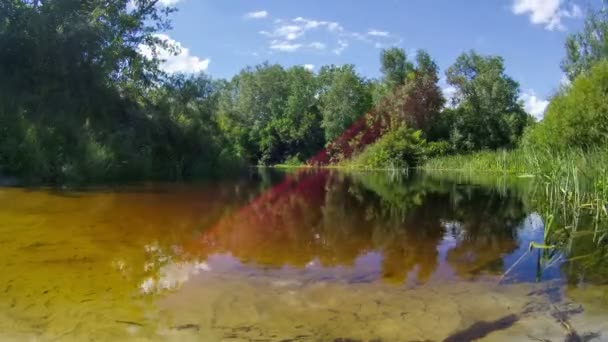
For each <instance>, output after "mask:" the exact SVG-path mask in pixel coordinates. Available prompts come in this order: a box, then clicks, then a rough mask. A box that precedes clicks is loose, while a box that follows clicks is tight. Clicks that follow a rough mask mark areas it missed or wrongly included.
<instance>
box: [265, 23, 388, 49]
mask: <svg viewBox="0 0 608 342" xmlns="http://www.w3.org/2000/svg"><path fill="white" fill-rule="evenodd" d="M259 34H261V35H263V36H265V37H267V38H268V47H269V48H270V50H274V51H281V52H295V51H299V50H303V49H308V50H311V49H312V50H326V49H327V47H328V46H331V47H332V48H331V50H330V51H331V52H332V53H334V54H336V55H340V54H342V52H344V50H346V48H348V47H349V46H350V42H351V41H353V40H358V41H361V42H363V43H366V44H370V45H372V46H375V47H378V48H381V47H384V46H387V44H390V42H388V41H387V39H389V38H394V37H392V35H391V34H390V33H389V32H387V31H381V30H377V29H370V30H369V31H368V32H365V33H359V32H352V31H348V30H346V29H345V28H344V27H343V26H342V25H341V24H340V23H338V22H334V21H326V20H316V19H310V18H304V17H296V18H293V19H281V18H277V19H275V20H273V21H272V24H271V27H270V28H269V29H265V30H262V31H259ZM309 35H310V36H314V38H316V39H319V37H323V40H321V41H319V40H315V41H310V40H308V39H307V38H308V36H309Z"/></svg>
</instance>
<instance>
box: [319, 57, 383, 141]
mask: <svg viewBox="0 0 608 342" xmlns="http://www.w3.org/2000/svg"><path fill="white" fill-rule="evenodd" d="M318 77H319V82H320V94H319V108H320V111H321V115H322V117H323V123H322V126H323V129H324V131H325V140H326V141H327V142H330V141H332V140H333V139H335V138H336V137H338V136H339V135H340V134H342V133H343V132H344V130H345V129H346V128H348V127H349V126H350V125H351V124H352V123H353V122H354V121H355V120H356V119H358V118H359V117H361V116H362V115H363V114H365V113H366V112H367V111H368V110H369V109H370V107H371V103H372V96H371V89H370V88H371V87H370V86H369V84H368V82H367V81H366V80H365V79H363V77H361V76H359V75H358V74H357V72H356V71H355V67H354V66H353V65H350V64H347V65H343V66H340V67H338V66H334V65H331V66H324V67H322V68H321V70H320V71H319V76H318Z"/></svg>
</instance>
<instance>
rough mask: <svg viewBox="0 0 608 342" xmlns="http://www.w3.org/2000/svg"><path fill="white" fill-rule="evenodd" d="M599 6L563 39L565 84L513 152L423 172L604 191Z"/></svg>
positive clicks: (604, 92)
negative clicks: (472, 173)
mask: <svg viewBox="0 0 608 342" xmlns="http://www.w3.org/2000/svg"><path fill="white" fill-rule="evenodd" d="M604 4H605V5H604V7H603V8H602V9H599V10H596V11H590V12H589V13H588V14H587V18H586V19H585V24H584V27H583V29H582V30H581V32H577V33H574V34H572V35H570V36H569V37H568V38H567V40H566V44H565V47H566V56H565V58H564V59H563V61H562V65H561V67H562V71H563V72H564V75H565V76H566V78H567V82H565V83H564V84H563V85H562V86H561V87H560V89H559V90H558V91H557V92H556V93H555V95H554V96H553V97H552V99H551V101H550V103H549V105H548V107H547V110H546V112H545V116H544V118H543V120H542V121H540V122H539V123H534V124H531V125H529V127H528V128H526V130H525V133H524V135H523V136H522V138H521V139H520V142H519V143H518V144H517V146H516V147H517V149H516V150H513V151H508V152H503V151H500V152H498V153H496V152H492V151H486V152H484V153H479V154H473V155H469V156H451V157H447V158H439V159H434V160H431V161H429V162H428V163H427V164H426V165H425V167H427V168H434V169H437V168H441V169H468V170H485V171H506V172H515V173H532V174H542V175H546V176H548V177H551V178H563V179H565V180H566V181H568V180H570V181H571V179H572V177H575V178H576V177H579V178H580V177H584V178H586V179H587V180H591V181H592V182H595V183H597V186H599V187H601V188H602V189H604V188H605V185H603V183H604V182H606V180H607V179H608V178H607V177H608V174H607V173H606V156H608V154H607V153H606V151H607V149H608V1H604ZM570 183H572V182H570ZM600 183H602V184H600ZM602 191H604V190H602Z"/></svg>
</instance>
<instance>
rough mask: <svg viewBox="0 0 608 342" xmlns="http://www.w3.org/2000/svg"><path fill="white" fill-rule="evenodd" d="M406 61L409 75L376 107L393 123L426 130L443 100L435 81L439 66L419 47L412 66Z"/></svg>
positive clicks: (396, 125) (440, 107)
mask: <svg viewBox="0 0 608 342" xmlns="http://www.w3.org/2000/svg"><path fill="white" fill-rule="evenodd" d="M406 64H408V65H409V67H408V68H411V71H409V72H408V74H409V76H408V77H407V79H405V80H404V83H403V84H401V85H399V86H397V87H395V88H394V89H393V90H392V93H391V94H390V95H388V96H386V98H385V99H384V101H383V102H382V103H381V104H380V106H379V108H380V110H381V111H383V112H385V113H386V114H387V115H388V117H390V118H391V121H392V125H393V126H395V127H399V126H401V125H404V124H405V125H407V126H408V127H413V128H415V129H420V130H422V131H423V132H424V133H427V132H428V131H429V129H430V126H431V123H432V122H433V120H434V117H435V116H436V115H437V114H438V113H439V112H440V111H441V109H442V108H443V105H444V102H445V100H444V98H443V94H442V92H441V89H440V88H439V85H438V84H437V83H438V81H439V76H438V73H439V69H438V67H437V64H436V63H435V62H434V61H433V60H432V59H431V57H430V55H429V54H428V53H427V52H426V51H423V50H420V51H418V52H417V54H416V65H414V64H413V63H410V62H406Z"/></svg>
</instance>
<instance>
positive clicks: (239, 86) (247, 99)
mask: <svg viewBox="0 0 608 342" xmlns="http://www.w3.org/2000/svg"><path fill="white" fill-rule="evenodd" d="M317 94H318V88H317V82H316V79H315V77H314V74H313V73H312V72H310V71H308V70H306V69H305V68H303V67H294V68H291V69H288V70H285V69H283V68H282V67H281V66H279V65H270V64H267V63H266V64H262V65H258V66H256V67H255V68H248V69H245V70H243V71H242V72H241V73H240V74H239V75H237V76H235V77H234V78H233V79H232V80H231V82H230V83H229V84H228V85H227V86H226V88H225V89H224V91H222V99H221V100H220V109H219V113H218V121H219V124H220V127H221V129H222V131H224V132H225V133H226V134H227V136H228V138H229V139H230V141H231V143H232V144H234V146H235V148H236V152H237V153H238V154H239V155H241V156H243V157H244V158H245V159H246V160H248V161H250V162H252V163H258V162H260V163H262V164H268V163H279V162H283V161H285V160H286V159H288V158H289V157H298V158H301V159H305V158H306V157H308V156H310V155H311V154H312V153H314V152H315V151H316V150H317V149H319V148H321V146H322V145H323V137H322V133H321V132H322V130H321V127H320V122H321V115H320V112H319V109H318V107H317V99H316V96H317Z"/></svg>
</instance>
